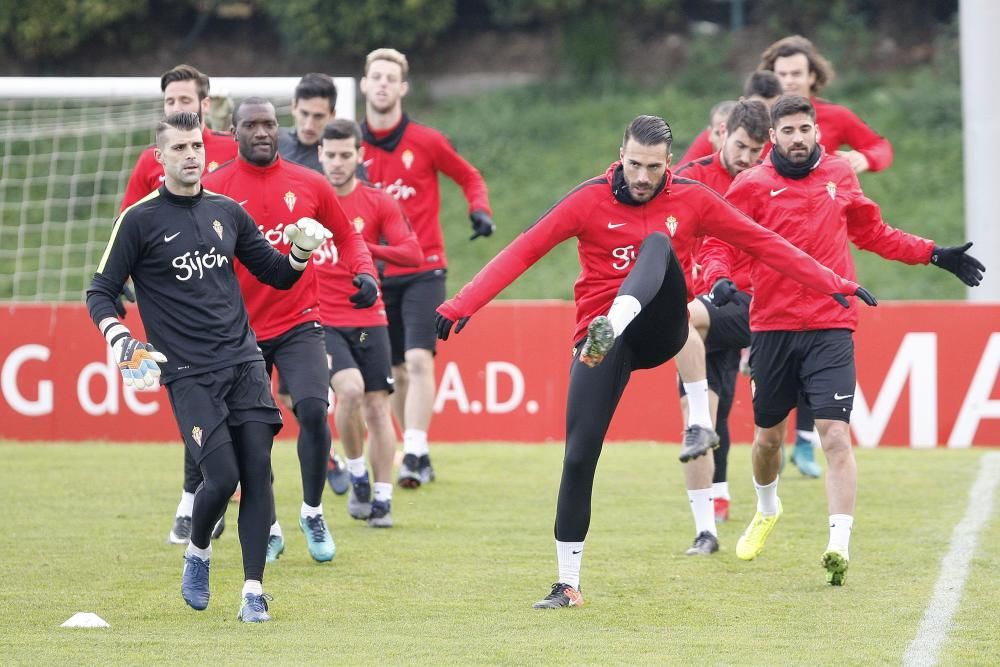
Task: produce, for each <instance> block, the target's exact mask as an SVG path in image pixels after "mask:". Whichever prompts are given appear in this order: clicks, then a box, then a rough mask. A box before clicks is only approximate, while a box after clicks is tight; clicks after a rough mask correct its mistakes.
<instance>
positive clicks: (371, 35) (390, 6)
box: [261, 0, 455, 55]
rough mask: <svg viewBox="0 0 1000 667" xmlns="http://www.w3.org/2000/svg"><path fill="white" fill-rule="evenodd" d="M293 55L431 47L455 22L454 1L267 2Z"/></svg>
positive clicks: (265, 7)
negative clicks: (385, 48)
mask: <svg viewBox="0 0 1000 667" xmlns="http://www.w3.org/2000/svg"><path fill="white" fill-rule="evenodd" d="M261 8H262V9H263V10H264V12H265V13H267V14H268V15H269V16H271V17H273V18H274V19H275V21H276V22H277V28H278V30H279V32H280V33H281V36H282V41H283V44H284V47H285V49H286V50H287V51H289V52H291V53H303V54H306V53H308V54H316V53H337V54H340V55H344V54H346V55H363V54H365V53H367V52H368V51H371V50H372V49H375V48H378V47H382V46H392V47H394V48H398V49H403V50H405V49H408V48H411V47H426V46H431V45H433V44H434V42H435V38H437V37H438V36H439V35H440V34H441V33H443V32H444V31H445V30H447V29H448V28H450V27H451V25H452V24H453V23H454V20H455V1H454V0H357V1H355V2H336V3H331V2H325V1H324V0H262V2H261Z"/></svg>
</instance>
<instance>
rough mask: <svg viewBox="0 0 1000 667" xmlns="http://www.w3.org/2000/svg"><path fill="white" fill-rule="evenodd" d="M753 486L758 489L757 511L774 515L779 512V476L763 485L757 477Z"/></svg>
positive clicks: (766, 514)
mask: <svg viewBox="0 0 1000 667" xmlns="http://www.w3.org/2000/svg"><path fill="white" fill-rule="evenodd" d="M753 488H755V489H757V511H758V512H760V513H761V514H763V515H764V516H774V515H775V514H777V513H778V478H777V477H775V478H774V481H773V482H771V483H770V484H766V485H764V486H761V485H760V484H758V483H757V480H756V479H755V480H754V481H753Z"/></svg>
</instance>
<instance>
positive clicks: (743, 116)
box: [726, 100, 771, 141]
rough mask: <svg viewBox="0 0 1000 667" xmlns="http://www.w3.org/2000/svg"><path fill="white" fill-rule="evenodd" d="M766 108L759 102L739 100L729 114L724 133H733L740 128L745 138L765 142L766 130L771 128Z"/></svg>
mask: <svg viewBox="0 0 1000 667" xmlns="http://www.w3.org/2000/svg"><path fill="white" fill-rule="evenodd" d="M770 120H771V119H770V118H769V117H768V115H767V107H766V106H764V103H763V102H761V101H760V100H740V101H739V102H737V103H736V104H735V105H734V106H733V110H732V111H730V112H729V118H727V119H726V132H735V131H736V130H738V129H740V128H741V127H742V128H743V129H744V130H746V133H747V136H749V137H750V138H751V139H756V140H757V141H767V129H768V128H769V127H770V126H771V124H770Z"/></svg>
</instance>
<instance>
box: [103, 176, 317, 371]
mask: <svg viewBox="0 0 1000 667" xmlns="http://www.w3.org/2000/svg"><path fill="white" fill-rule="evenodd" d="M234 259H239V261H240V262H241V263H242V264H243V265H244V266H246V267H247V268H248V269H250V270H251V271H252V272H253V274H254V275H255V276H257V278H258V279H259V280H260V281H261V282H264V283H267V284H268V285H271V286H273V287H277V288H279V289H288V288H290V287H291V286H292V285H294V284H295V282H296V281H297V280H298V279H299V276H301V275H302V272H300V271H297V270H295V269H294V268H292V266H291V265H290V264H289V262H288V258H287V256H286V255H283V254H282V253H280V252H278V251H277V250H275V249H274V248H273V247H272V246H271V244H270V243H268V242H267V241H266V240H265V239H264V235H263V234H262V233H261V232H260V230H259V229H258V228H257V224H256V223H255V222H254V221H253V218H251V217H250V215H249V214H248V213H247V212H246V211H245V210H243V208H242V207H241V206H240V205H239V204H237V203H236V202H235V201H233V200H232V199H230V198H229V197H225V196H223V195H219V194H215V193H211V192H206V191H204V190H202V191H201V192H200V193H199V194H197V195H195V196H193V197H182V196H178V195H174V194H171V193H170V192H168V191H167V189H166V187H163V186H161V187H160V188H159V189H158V190H155V191H153V192H152V193H150V194H149V195H147V196H146V197H145V198H144V199H141V200H140V201H139V202H137V203H136V204H135V205H133V206H131V207H129V208H127V209H126V210H125V211H124V212H123V213H122V214H121V215H120V216H118V219H117V220H116V221H115V224H114V227H113V228H112V231H111V240H110V241H108V246H107V248H106V249H105V251H104V255H103V257H101V261H100V264H99V265H98V267H97V272H96V273H95V274H94V278H93V280H92V281H91V284H90V288H89V289H88V290H87V306H88V308H89V310H90V316H91V318H92V319H93V320H94V323H95V324H97V325H98V326H99V325H100V322H101V321H102V320H103V319H105V318H107V317H116V315H115V310H114V300H115V299H116V298H118V295H119V294H120V293H121V288H122V285H124V284H125V280H126V279H127V278H128V277H129V276H132V279H133V282H134V283H135V292H136V301H137V303H138V306H139V315H140V316H141V317H142V322H143V324H144V325H145V329H146V335H147V337H148V339H149V342H151V343H152V344H153V345H154V346H155V347H156V349H157V350H159V351H160V352H162V353H163V354H164V355H166V357H167V361H166V363H164V364H160V369H161V371H162V373H163V375H162V380H161V381H162V382H163V383H169V382H171V381H173V380H176V379H178V378H181V377H185V376H188V375H198V374H201V373H206V372H209V371H213V370H217V369H220V368H225V367H227V366H232V365H234V364H238V363H242V362H245V361H253V360H256V359H263V357H261V354H260V350H258V349H257V339H256V338H255V337H254V333H253V331H252V330H251V329H250V321H249V318H248V316H247V310H246V306H245V305H244V303H243V297H242V296H241V294H240V284H239V281H238V280H237V278H236V273H235V272H234V270H233V260H234Z"/></svg>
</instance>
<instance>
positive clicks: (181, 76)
mask: <svg viewBox="0 0 1000 667" xmlns="http://www.w3.org/2000/svg"><path fill="white" fill-rule="evenodd" d="M176 81H194V82H195V84H196V86H195V87H196V88H197V89H198V101H199V102H200V101H201V100H203V99H205V98H206V97H208V92H209V85H208V75H206V74H202V73H201V72H199V71H198V70H197V69H196V68H194V67H192V66H191V65H178V66H177V67H174V68H172V69H168V70H167V71H166V72H164V73H163V74H161V75H160V92H163V93H165V92H167V86H169V85H170V84H172V83H174V82H176Z"/></svg>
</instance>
